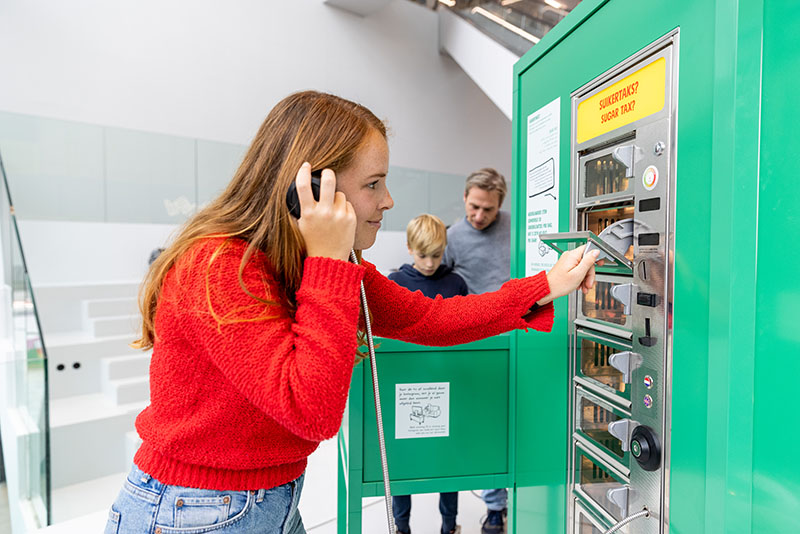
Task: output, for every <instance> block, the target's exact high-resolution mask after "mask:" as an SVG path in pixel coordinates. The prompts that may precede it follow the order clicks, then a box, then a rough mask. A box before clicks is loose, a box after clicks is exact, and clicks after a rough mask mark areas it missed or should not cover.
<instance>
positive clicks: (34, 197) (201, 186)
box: [0, 111, 466, 283]
mask: <svg viewBox="0 0 800 534" xmlns="http://www.w3.org/2000/svg"><path fill="white" fill-rule="evenodd" d="M0 147H3V156H4V158H5V164H6V171H7V173H8V176H9V183H10V191H11V193H12V195H13V198H14V202H15V206H16V208H17V214H18V217H19V219H20V220H21V221H23V222H27V221H30V220H40V221H41V220H49V221H76V222H77V221H80V222H108V223H150V224H152V223H157V224H182V223H183V222H184V221H186V219H187V218H188V217H190V216H191V215H192V214H193V213H195V211H196V210H197V208H198V207H202V206H204V205H206V204H207V203H208V202H210V201H211V200H213V199H214V198H215V197H216V196H217V195H218V194H219V193H220V192H221V191H222V190H223V189H224V188H225V187H226V186H227V184H228V182H230V180H231V178H232V177H233V175H234V173H235V172H236V169H237V167H238V166H239V163H240V162H241V160H242V157H243V156H244V154H245V151H246V149H247V147H246V146H245V145H241V144H234V143H223V142H219V141H209V140H205V139H195V138H191V137H182V136H173V135H165V134H160V133H153V132H140V131H135V130H127V129H124V128H115V127H110V126H99V125H95V124H86V123H81V122H73V121H64V120H59V119H52V118H47V117H37V116H33V115H24V114H20V113H10V112H6V111H0ZM465 178H466V176H464V175H460V174H452V173H444V172H437V171H429V170H423V169H414V168H408V167H399V166H394V165H392V166H390V167H389V175H388V184H389V189H390V191H391V192H392V196H394V198H395V201H396V202H395V204H396V206H395V208H394V209H392V210H390V211H389V212H387V213H386V218H385V220H384V225H383V229H384V230H390V231H405V228H406V224H407V223H408V221H409V220H410V219H411V218H413V217H415V216H417V215H419V214H420V213H433V214H434V215H437V216H439V217H440V218H441V219H442V220H443V221H445V223H447V224H452V223H453V222H455V221H456V220H457V219H458V218H460V217H463V216H464V202H463V200H462V196H463V191H464V179H465ZM22 230H23V232H24V231H25V228H24V227H23V229H22ZM33 269H34V272H36V266H35V265H34V266H33ZM34 282H35V283H40V281H39V280H34Z"/></svg>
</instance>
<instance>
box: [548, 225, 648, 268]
mask: <svg viewBox="0 0 800 534" xmlns="http://www.w3.org/2000/svg"><path fill="white" fill-rule="evenodd" d="M539 240H540V241H541V242H542V243H544V244H546V245H547V246H549V247H550V248H552V249H553V250H555V251H556V252H558V253H559V254H561V253H563V252H566V251H567V250H572V249H574V248H578V247H579V246H581V245H585V244H586V243H593V244H594V245H595V246H597V248H599V249H600V250H602V251H603V252H605V253H606V254H607V255H608V256H609V259H606V260H603V263H602V264H598V265H599V266H602V267H603V270H604V271H606V272H613V273H615V274H626V275H631V274H633V263H632V261H631V260H629V259H628V258H626V257H625V256H623V255H622V254H620V253H619V252H617V251H616V250H615V249H614V248H613V247H611V246H609V245H608V244H606V243H605V242H604V241H603V239H602V238H600V237H598V236H597V234H595V233H594V232H592V231H590V230H584V231H582V232H561V233H557V234H539Z"/></svg>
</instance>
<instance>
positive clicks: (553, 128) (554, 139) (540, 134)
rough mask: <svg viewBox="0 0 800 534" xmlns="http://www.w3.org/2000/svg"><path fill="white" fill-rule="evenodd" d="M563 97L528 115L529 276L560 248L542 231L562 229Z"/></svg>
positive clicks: (545, 267)
mask: <svg viewBox="0 0 800 534" xmlns="http://www.w3.org/2000/svg"><path fill="white" fill-rule="evenodd" d="M560 125H561V98H556V99H555V100H553V101H552V102H550V103H549V104H547V105H546V106H544V107H543V108H541V109H539V110H538V111H535V112H533V113H531V114H530V115H528V164H527V188H526V195H525V196H526V198H527V202H526V215H525V228H526V230H525V276H532V275H534V274H536V273H538V272H539V271H546V270H549V269H550V268H551V267H552V266H553V265H555V263H556V261H557V260H558V254H557V253H556V251H554V250H553V249H551V248H550V247H548V246H547V245H545V244H544V243H541V242H540V241H539V234H549V233H554V232H558V152H559V139H560V138H559V135H560Z"/></svg>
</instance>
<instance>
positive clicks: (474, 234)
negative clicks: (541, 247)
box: [444, 211, 511, 294]
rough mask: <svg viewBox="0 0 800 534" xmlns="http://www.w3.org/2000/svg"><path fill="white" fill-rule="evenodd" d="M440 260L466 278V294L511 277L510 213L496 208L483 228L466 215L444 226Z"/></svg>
mask: <svg viewBox="0 0 800 534" xmlns="http://www.w3.org/2000/svg"><path fill="white" fill-rule="evenodd" d="M444 264H445V265H447V266H449V267H451V268H452V269H453V271H454V272H455V273H456V274H458V275H459V276H461V278H463V279H464V281H466V282H467V287H468V288H469V292H470V294H475V293H486V292H487V291H496V290H498V289H500V286H501V285H503V284H504V283H505V282H507V281H508V279H509V278H510V277H511V215H510V214H509V213H508V212H505V211H501V212H499V213H498V214H497V219H495V221H494V222H493V223H492V224H490V225H489V226H488V227H486V228H485V229H483V230H476V229H475V228H474V227H473V226H472V225H471V224H470V223H469V222H468V221H467V218H466V217H464V218H463V219H461V220H460V221H458V222H457V223H455V224H454V225H453V226H451V227H450V228H448V230H447V249H446V250H445V253H444Z"/></svg>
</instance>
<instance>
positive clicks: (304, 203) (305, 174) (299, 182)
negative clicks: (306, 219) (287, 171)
mask: <svg viewBox="0 0 800 534" xmlns="http://www.w3.org/2000/svg"><path fill="white" fill-rule="evenodd" d="M295 185H296V186H297V198H298V199H299V200H300V213H301V214H302V213H307V211H306V210H309V209H311V208H312V207H313V206H314V204H315V202H314V193H313V192H312V191H311V164H310V163H308V162H305V163H303V164H302V165H301V166H300V170H299V171H297V178H295Z"/></svg>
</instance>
